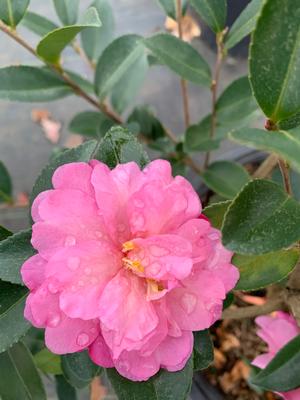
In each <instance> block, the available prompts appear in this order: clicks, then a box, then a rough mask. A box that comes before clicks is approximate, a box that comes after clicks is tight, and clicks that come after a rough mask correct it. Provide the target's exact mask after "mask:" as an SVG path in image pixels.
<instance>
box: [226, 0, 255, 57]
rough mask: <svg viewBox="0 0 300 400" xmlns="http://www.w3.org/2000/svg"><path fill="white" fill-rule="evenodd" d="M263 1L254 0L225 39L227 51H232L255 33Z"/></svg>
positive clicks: (235, 22)
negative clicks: (245, 38) (250, 34)
mask: <svg viewBox="0 0 300 400" xmlns="http://www.w3.org/2000/svg"><path fill="white" fill-rule="evenodd" d="M262 4H263V1H262V0H252V1H251V2H250V3H249V4H248V5H247V7H246V8H245V9H244V10H243V11H242V12H241V14H240V15H239V16H238V18H237V19H236V20H235V21H234V24H233V25H232V27H231V28H230V31H229V32H228V35H227V36H226V39H225V47H226V49H228V50H229V49H231V48H232V47H234V46H235V45H236V44H238V43H239V42H240V41H241V40H242V39H244V37H246V36H248V35H249V33H251V32H252V31H253V29H254V28H255V25H256V21H257V18H258V16H259V14H260V11H261V7H262Z"/></svg>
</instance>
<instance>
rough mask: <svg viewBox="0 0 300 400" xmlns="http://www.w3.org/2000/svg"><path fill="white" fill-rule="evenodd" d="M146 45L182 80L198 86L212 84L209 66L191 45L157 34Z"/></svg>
mask: <svg viewBox="0 0 300 400" xmlns="http://www.w3.org/2000/svg"><path fill="white" fill-rule="evenodd" d="M144 43H145V45H146V47H148V48H149V50H151V52H152V53H153V54H154V55H155V56H156V57H157V58H158V59H159V60H160V61H161V62H162V63H163V64H165V65H167V66H168V67H169V68H170V69H171V70H172V71H173V72H175V73H176V74H178V75H180V76H181V77H182V78H184V79H187V80H188V81H191V82H194V83H197V84H198V85H204V86H209V85H210V84H211V73H210V69H209V66H208V64H207V63H206V61H205V60H204V59H203V58H202V56H201V55H200V54H199V53H198V52H197V51H196V50H195V49H194V48H193V47H192V46H191V45H190V44H188V43H186V42H183V41H182V40H180V39H178V38H176V37H175V36H172V35H169V34H167V33H157V34H156V35H154V36H151V37H150V38H149V39H145V40H144ZM170 49H172V51H170Z"/></svg>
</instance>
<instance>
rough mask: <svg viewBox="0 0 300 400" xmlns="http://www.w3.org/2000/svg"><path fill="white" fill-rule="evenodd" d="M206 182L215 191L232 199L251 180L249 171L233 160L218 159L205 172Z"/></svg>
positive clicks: (203, 177) (204, 178)
mask: <svg viewBox="0 0 300 400" xmlns="http://www.w3.org/2000/svg"><path fill="white" fill-rule="evenodd" d="M202 179H203V181H204V183H205V184H206V185H207V186H208V187H209V188H210V189H212V190H213V191H214V192H215V193H217V194H219V195H221V196H223V197H225V198H226V199H232V198H233V197H234V196H235V195H236V194H237V193H238V192H239V191H240V190H241V189H242V187H243V186H244V185H245V184H246V183H247V182H249V179H250V176H249V174H248V172H247V171H246V170H245V169H244V168H243V167H242V166H241V165H240V164H236V163H234V162H231V161H216V162H213V163H211V164H210V165H209V166H208V168H207V169H206V170H205V171H204V172H203V174H202Z"/></svg>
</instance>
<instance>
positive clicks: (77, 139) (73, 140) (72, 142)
mask: <svg viewBox="0 0 300 400" xmlns="http://www.w3.org/2000/svg"><path fill="white" fill-rule="evenodd" d="M81 143H83V138H82V136H80V135H69V136H68V139H67V140H66V143H65V147H67V148H68V149H73V148H74V147H77V146H79V145H80V144H81Z"/></svg>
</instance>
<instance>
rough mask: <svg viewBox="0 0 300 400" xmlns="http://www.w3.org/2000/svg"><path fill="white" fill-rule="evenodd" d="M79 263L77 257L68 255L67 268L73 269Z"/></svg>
mask: <svg viewBox="0 0 300 400" xmlns="http://www.w3.org/2000/svg"><path fill="white" fill-rule="evenodd" d="M79 265H80V258H79V257H69V258H68V268H70V270H72V271H75V270H76V269H77V268H78V267H79Z"/></svg>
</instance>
